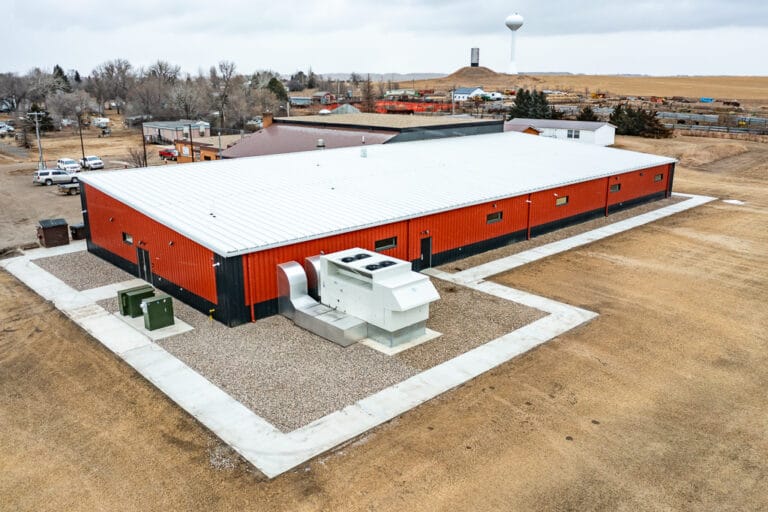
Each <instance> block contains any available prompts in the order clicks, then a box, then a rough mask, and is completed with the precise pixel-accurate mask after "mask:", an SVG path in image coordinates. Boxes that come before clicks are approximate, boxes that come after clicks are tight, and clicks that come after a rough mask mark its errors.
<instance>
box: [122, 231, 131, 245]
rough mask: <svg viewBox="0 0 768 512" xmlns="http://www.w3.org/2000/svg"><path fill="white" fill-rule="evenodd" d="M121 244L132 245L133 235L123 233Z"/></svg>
mask: <svg viewBox="0 0 768 512" xmlns="http://www.w3.org/2000/svg"><path fill="white" fill-rule="evenodd" d="M123 243H124V244H128V245H133V235H132V234H130V233H126V232H125V231H123Z"/></svg>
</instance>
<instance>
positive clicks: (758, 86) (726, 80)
mask: <svg viewBox="0 0 768 512" xmlns="http://www.w3.org/2000/svg"><path fill="white" fill-rule="evenodd" d="M401 85H402V86H406V85H407V86H408V87H415V88H416V89H437V90H443V91H447V90H449V89H452V88H453V87H454V86H459V87H461V86H464V87H471V86H483V87H485V88H486V90H488V89H490V90H497V89H501V90H503V89H516V88H518V87H523V88H529V89H533V88H535V89H538V90H543V89H556V90H563V91H570V92H575V93H583V92H584V91H585V90H586V89H588V90H589V91H590V92H598V91H601V92H609V93H612V94H615V95H625V96H667V97H668V96H683V97H690V98H700V97H713V98H720V99H728V100H730V99H738V100H741V101H747V102H750V103H755V104H757V105H761V104H765V105H766V107H767V108H768V77H765V76H744V77H741V76H706V77H705V76H697V77H651V76H618V75H604V76H601V75H518V76H512V75H507V74H504V73H496V72H494V71H493V70H491V69H488V68H484V67H478V68H470V67H465V68H461V69H459V70H457V71H456V72H454V73H452V74H450V75H448V76H446V77H443V78H435V79H431V80H416V81H415V82H412V83H411V82H408V83H407V84H406V83H403V84H401Z"/></svg>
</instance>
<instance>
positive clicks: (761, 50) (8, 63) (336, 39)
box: [0, 0, 768, 75]
mask: <svg viewBox="0 0 768 512" xmlns="http://www.w3.org/2000/svg"><path fill="white" fill-rule="evenodd" d="M7 1H8V0H5V2H7ZM515 11H517V12H519V13H520V14H521V15H522V16H523V17H524V18H525V24H524V26H523V27H522V28H521V29H520V30H519V31H518V34H517V63H518V68H519V69H520V71H523V72H526V71H527V72H555V71H565V72H572V73H587V74H613V73H638V74H650V75H686V74H690V75H768V58H766V55H765V52H766V48H767V47H768V0H730V1H716V0H633V1H624V0H585V1H582V2H574V1H573V0H547V1H541V0H539V1H535V0H516V1H501V0H473V1H468V0H386V1H374V0H324V1H322V2H321V1H310V0H296V1H294V0H288V1H285V0H284V1H275V0H270V1H263V0H219V1H215V0H205V1H197V0H183V1H182V0H122V1H120V2H116V1H113V0H110V1H103V0H10V8H9V7H8V6H7V5H6V6H5V7H4V8H3V9H2V11H1V12H2V13H3V17H4V18H5V20H4V22H3V23H2V24H1V25H2V27H3V34H4V36H5V37H4V38H3V40H4V41H5V42H4V45H3V46H4V50H3V52H2V54H1V55H2V57H0V71H16V72H20V73H24V72H26V71H28V70H29V69H31V68H33V67H42V68H47V69H51V68H52V67H53V65H54V64H59V65H61V66H62V67H63V68H64V69H77V70H79V71H80V73H82V74H87V73H89V72H90V70H91V69H93V68H94V67H95V66H96V65H98V64H100V63H102V62H104V61H107V60H111V59H114V58H118V57H119V58H125V59H128V60H129V61H130V62H131V63H132V64H133V65H134V67H140V66H147V65H149V64H151V63H152V62H153V61H155V60H157V59H162V60H167V61H169V62H171V63H174V64H178V65H180V66H181V67H182V69H183V70H184V71H187V72H190V73H193V74H194V73H196V72H197V71H198V70H200V69H202V70H207V69H208V68H209V67H210V66H211V65H212V64H215V63H217V62H218V61H220V60H231V61H234V62H235V63H236V64H237V66H238V70H239V71H241V72H252V71H255V70H257V69H273V70H275V71H278V72H281V73H292V72H294V71H295V70H297V69H304V70H306V69H307V68H309V67H310V66H311V67H312V69H313V70H314V71H315V72H317V73H320V74H322V73H333V72H351V71H356V72H372V73H390V72H399V73H410V72H438V73H450V72H453V71H455V70H456V69H458V68H460V67H462V66H466V65H468V64H469V53H470V48H471V47H474V46H477V47H479V48H480V64H481V65H484V66H488V67H490V68H492V69H494V70H497V71H505V70H506V69H507V63H508V60H509V37H510V36H509V31H508V30H507V28H506V27H505V26H504V18H505V17H506V16H507V15H508V14H510V13H512V12H515Z"/></svg>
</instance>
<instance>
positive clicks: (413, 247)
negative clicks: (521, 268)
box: [407, 196, 528, 261]
mask: <svg viewBox="0 0 768 512" xmlns="http://www.w3.org/2000/svg"><path fill="white" fill-rule="evenodd" d="M526 199H527V196H521V197H513V198H510V199H503V200H500V201H495V202H490V203H485V204H481V205H476V206H470V207H467V208H461V209H458V210H452V211H448V212H444V213H439V214H435V215H428V216H426V217H420V218H417V219H412V220H411V221H409V224H410V228H409V232H410V236H409V238H410V244H409V248H408V258H407V259H408V260H410V261H413V260H415V259H418V258H419V256H420V255H421V239H422V238H426V237H432V253H433V254H437V253H441V252H444V251H448V250H451V249H455V248H457V247H462V246H465V245H469V244H473V243H476V242H481V241H483V240H488V239H491V238H496V237H499V236H502V235H506V234H510V233H514V232H515V231H520V230H523V229H525V227H526V223H527V220H528V203H526V202H525V200H526ZM494 205H495V206H494ZM495 212H502V219H501V221H499V222H494V223H492V224H488V223H487V215H488V214H491V213H495Z"/></svg>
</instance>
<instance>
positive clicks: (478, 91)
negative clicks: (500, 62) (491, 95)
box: [451, 87, 486, 101]
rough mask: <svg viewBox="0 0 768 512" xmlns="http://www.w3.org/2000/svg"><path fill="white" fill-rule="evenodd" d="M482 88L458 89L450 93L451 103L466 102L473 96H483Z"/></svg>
mask: <svg viewBox="0 0 768 512" xmlns="http://www.w3.org/2000/svg"><path fill="white" fill-rule="evenodd" d="M485 94H486V92H485V91H484V90H483V88H482V87H458V88H456V89H454V90H453V91H452V92H451V97H452V98H453V101H467V100H469V99H471V98H474V97H475V96H485Z"/></svg>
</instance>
